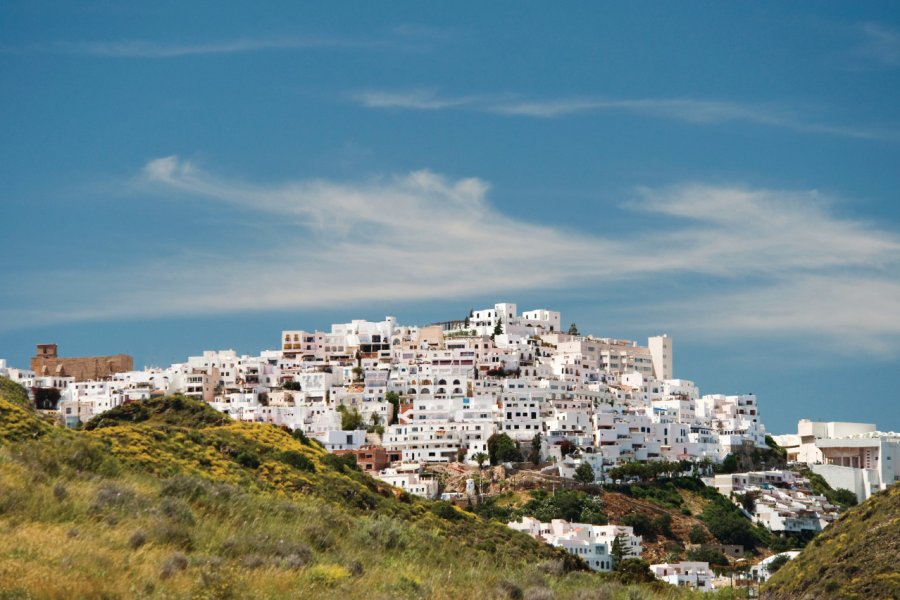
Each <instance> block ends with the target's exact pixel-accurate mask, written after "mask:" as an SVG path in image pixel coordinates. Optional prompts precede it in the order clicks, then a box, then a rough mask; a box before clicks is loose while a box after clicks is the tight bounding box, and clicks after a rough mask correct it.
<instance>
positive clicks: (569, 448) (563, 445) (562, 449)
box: [559, 439, 575, 456]
mask: <svg viewBox="0 0 900 600" xmlns="http://www.w3.org/2000/svg"><path fill="white" fill-rule="evenodd" d="M573 452H575V444H573V443H572V442H570V441H569V440H567V439H564V440H563V441H561V442H560V443H559V453H560V455H561V456H566V455H568V454H572V453H573Z"/></svg>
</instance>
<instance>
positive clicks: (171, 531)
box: [149, 520, 194, 551]
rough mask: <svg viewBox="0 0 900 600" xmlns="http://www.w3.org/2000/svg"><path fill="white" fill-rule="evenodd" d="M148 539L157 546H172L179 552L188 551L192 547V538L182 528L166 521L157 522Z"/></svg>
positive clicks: (189, 533)
mask: <svg viewBox="0 0 900 600" xmlns="http://www.w3.org/2000/svg"><path fill="white" fill-rule="evenodd" d="M149 535H150V537H151V539H153V541H155V542H157V543H158V544H166V545H168V546H174V547H175V548H178V549H180V550H185V551H190V550H191V549H193V547H194V538H193V537H192V536H191V532H190V531H188V530H187V529H186V528H185V527H184V526H182V525H178V524H177V523H173V522H171V521H167V520H159V521H157V522H156V523H155V524H154V525H153V528H152V529H151V530H150V534H149Z"/></svg>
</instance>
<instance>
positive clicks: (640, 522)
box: [622, 513, 658, 539]
mask: <svg viewBox="0 0 900 600" xmlns="http://www.w3.org/2000/svg"><path fill="white" fill-rule="evenodd" d="M622 523H623V524H624V525H628V526H629V527H633V528H634V533H636V534H637V535H641V536H645V537H647V538H648V539H654V538H656V534H657V533H658V530H657V528H656V524H655V523H654V522H653V520H651V519H650V517H648V516H647V515H645V514H644V513H632V514H630V515H625V518H623V519H622Z"/></svg>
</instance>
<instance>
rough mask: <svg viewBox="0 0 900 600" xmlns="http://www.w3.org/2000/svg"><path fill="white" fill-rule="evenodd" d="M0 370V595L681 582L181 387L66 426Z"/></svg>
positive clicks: (454, 590) (473, 591) (443, 591)
mask: <svg viewBox="0 0 900 600" xmlns="http://www.w3.org/2000/svg"><path fill="white" fill-rule="evenodd" d="M0 385H2V387H0V599H12V598H22V599H24V598H198V599H199V598H223V599H226V598H297V597H304V598H306V597H310V598H335V597H341V598H473V597H477V598H492V597H493V598H511V599H518V598H527V599H532V600H538V599H542V600H543V599H550V598H561V599H562V598H579V599H583V600H588V599H591V598H597V599H603V598H629V599H635V598H636V599H640V598H687V597H693V596H694V595H692V594H691V593H690V592H684V591H679V590H675V589H674V588H669V587H667V586H664V585H662V584H651V585H644V586H625V585H621V584H619V583H617V582H614V581H610V579H609V577H608V576H602V575H598V574H594V573H590V572H585V571H583V570H580V569H581V568H582V564H581V563H580V560H578V559H576V558H574V557H572V556H570V555H568V554H566V553H564V552H562V551H560V550H557V549H555V548H552V547H549V546H547V545H544V544H540V543H538V542H536V541H534V540H532V539H531V538H529V537H528V536H526V535H523V534H519V533H516V532H514V531H512V530H510V529H508V528H507V527H505V526H504V525H501V524H498V523H496V522H490V521H487V520H484V519H481V518H479V517H477V516H475V515H473V514H470V513H467V512H465V511H461V510H458V509H456V508H454V507H451V506H450V505H448V504H446V503H440V502H429V501H425V500H420V499H417V498H413V497H410V496H408V495H406V494H405V493H403V492H401V491H400V490H397V489H395V488H391V487H389V486H387V485H385V484H382V483H381V482H378V481H375V480H373V479H371V478H370V477H368V476H366V475H364V474H362V473H360V472H358V471H356V470H354V469H353V468H351V466H349V465H348V464H347V462H346V461H344V460H341V459H338V457H335V456H332V455H329V454H327V453H326V452H324V451H323V450H322V449H321V448H320V447H319V446H318V445H317V444H315V443H314V442H310V441H308V440H305V439H303V438H302V436H300V439H297V438H295V437H294V436H292V435H291V434H290V433H288V432H286V431H284V430H282V429H279V428H276V427H273V426H269V425H259V424H247V423H236V422H231V421H228V420H226V419H223V418H222V415H220V414H219V413H215V412H214V411H212V409H209V408H208V407H206V406H205V405H202V404H199V403H196V402H193V401H190V400H187V399H185V398H179V397H174V398H166V399H161V400H155V401H153V402H151V403H148V404H145V405H140V406H137V405H132V406H128V407H122V408H120V409H116V410H114V411H111V412H110V413H107V414H105V415H104V416H103V417H102V418H101V419H99V420H96V421H93V422H92V423H90V424H89V425H88V426H87V427H86V428H85V430H84V431H66V430H62V429H59V428H55V427H53V426H51V425H48V424H47V423H45V422H44V421H43V420H42V419H41V418H40V417H39V416H38V415H37V414H35V413H34V412H33V411H32V410H30V409H29V408H28V407H27V404H26V403H24V402H23V398H22V395H21V394H20V393H19V392H20V390H16V389H15V388H14V387H11V386H10V385H9V382H5V383H0ZM696 596H697V597H699V594H698V595H696ZM707 597H708V596H707ZM720 597H727V596H720Z"/></svg>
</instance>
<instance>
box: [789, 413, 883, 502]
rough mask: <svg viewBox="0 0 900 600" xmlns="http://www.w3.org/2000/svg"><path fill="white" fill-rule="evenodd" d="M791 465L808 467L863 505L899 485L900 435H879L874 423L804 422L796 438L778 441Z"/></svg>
mask: <svg viewBox="0 0 900 600" xmlns="http://www.w3.org/2000/svg"><path fill="white" fill-rule="evenodd" d="M775 441H776V442H778V444H779V445H780V446H782V447H783V448H784V449H785V451H786V452H787V458H788V461H793V462H799V463H805V464H807V465H809V467H810V468H811V469H812V471H813V472H814V473H817V474H818V475H821V476H822V477H823V478H824V479H825V481H827V482H828V484H829V485H830V486H831V487H832V488H834V489H838V488H843V489H846V490H850V491H851V492H853V493H854V494H856V498H857V500H858V501H860V502H863V501H864V500H866V499H867V498H868V497H869V496H871V495H872V494H874V493H876V492H878V491H879V490H883V489H886V488H887V487H888V486H889V485H891V484H892V483H894V482H895V481H900V433H894V432H881V431H877V430H876V428H875V425H874V424H873V423H841V422H827V423H821V422H815V421H810V420H808V419H801V420H800V422H799V423H798V424H797V434H796V435H794V434H788V435H780V436H776V437H775Z"/></svg>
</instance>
